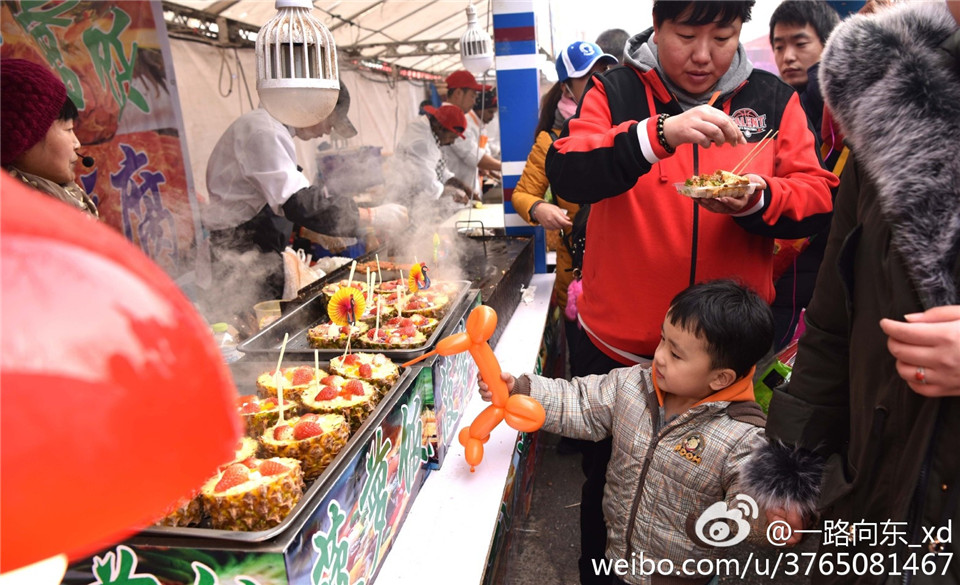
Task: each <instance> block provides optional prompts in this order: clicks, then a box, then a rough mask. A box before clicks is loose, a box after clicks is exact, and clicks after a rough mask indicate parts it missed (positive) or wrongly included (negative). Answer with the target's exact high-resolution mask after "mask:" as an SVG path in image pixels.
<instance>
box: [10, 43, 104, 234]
mask: <svg viewBox="0 0 960 585" xmlns="http://www.w3.org/2000/svg"><path fill="white" fill-rule="evenodd" d="M78 116H79V112H78V111H77V106H76V105H75V104H74V103H73V101H72V100H70V98H69V97H67V88H66V87H65V86H64V84H63V82H62V81H61V80H60V79H59V78H58V77H57V76H56V75H54V74H53V73H52V72H51V71H50V70H49V69H48V68H47V67H46V66H43V65H38V64H36V63H33V62H31V61H27V60H24V59H3V60H0V143H2V144H0V164H2V165H3V168H4V169H6V170H7V171H8V172H9V173H10V174H11V175H13V176H14V177H17V178H18V179H20V180H21V181H23V182H24V183H27V184H28V185H30V186H32V187H34V188H35V189H37V190H39V191H41V192H43V193H46V194H47V195H50V196H51V197H54V198H56V199H59V200H60V201H63V202H64V203H67V204H68V205H72V206H73V207H76V208H77V209H80V210H82V211H86V212H87V213H90V214H91V215H93V216H94V217H98V213H97V206H96V204H94V202H93V199H91V198H90V196H89V195H87V193H86V192H85V191H84V190H83V188H82V187H80V186H79V185H77V183H76V181H75V180H74V173H73V165H74V163H75V162H76V161H77V159H78V158H79V155H78V154H77V149H78V148H80V141H79V140H77V137H76V135H75V134H74V133H73V125H74V123H75V122H76V120H77V117H78Z"/></svg>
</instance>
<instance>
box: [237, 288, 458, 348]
mask: <svg viewBox="0 0 960 585" xmlns="http://www.w3.org/2000/svg"><path fill="white" fill-rule="evenodd" d="M446 282H458V283H460V285H461V286H460V290H459V291H458V292H457V293H456V294H455V295H453V296H451V297H450V302H449V303H448V304H447V307H446V309H444V312H443V316H442V317H440V319H439V322H438V323H437V327H436V329H434V330H433V333H431V334H430V335H429V337H427V340H426V342H425V343H424V344H423V345H418V346H415V347H405V348H397V349H388V348H376V349H365V348H360V347H354V346H353V344H351V345H350V349H351V351H363V352H369V353H382V354H383V355H385V356H387V357H388V358H390V359H392V360H394V361H397V362H401V363H402V362H404V361H407V360H411V359H413V358H415V357H418V356H420V355H422V354H423V353H425V352H426V351H427V350H429V349H430V348H432V347H433V346H434V344H435V343H436V342H437V340H438V338H439V336H440V334H441V333H442V332H443V331H444V330H445V329H446V328H447V322H448V321H449V319H450V315H451V314H452V313H454V312H455V311H454V309H456V308H457V307H458V306H459V305H460V303H461V302H462V301H463V299H464V297H465V296H466V294H467V292H468V291H469V290H470V282H469V281H466V280H451V281H446ZM329 320H330V319H329V317H328V316H327V297H326V295H324V294H323V293H322V292H321V293H318V294H316V295H314V296H313V297H312V298H311V299H309V300H307V301H306V302H304V303H303V304H302V305H300V306H299V307H297V308H296V309H294V310H292V311H290V312H289V313H287V314H286V315H283V316H282V317H280V318H279V319H277V320H276V321H274V322H273V323H271V324H269V325H267V327H266V328H264V329H263V330H262V331H260V332H259V333H257V334H256V335H254V336H253V337H251V338H250V339H247V340H246V341H244V342H243V343H241V344H240V345H238V346H237V349H239V350H240V351H242V352H243V353H245V354H254V355H257V354H259V356H262V355H264V354H269V355H279V353H280V346H281V345H283V337H284V335H287V334H289V336H290V337H289V339H288V340H287V347H286V349H285V350H284V356H290V357H292V358H295V359H303V360H312V359H313V356H314V351H318V352H320V359H325V360H330V359H332V358H334V357H336V356H339V355H343V352H344V348H333V349H330V348H324V349H314V348H313V347H311V346H310V341H309V340H308V339H307V331H308V330H309V329H310V328H312V327H316V326H317V325H319V324H320V323H326V322H328V321H329ZM259 356H258V357H259ZM241 361H242V360H241Z"/></svg>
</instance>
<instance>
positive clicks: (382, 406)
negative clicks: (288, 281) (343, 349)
mask: <svg viewBox="0 0 960 585" xmlns="http://www.w3.org/2000/svg"><path fill="white" fill-rule="evenodd" d="M398 365H399V364H398ZM297 366H310V367H313V366H314V362H313V360H311V361H310V362H309V363H308V362H305V361H295V360H290V361H287V359H286V358H284V360H283V367H297ZM276 367H277V363H276V362H271V361H253V360H251V361H241V362H237V363H235V364H231V365H230V370H231V373H232V374H233V376H234V380H235V381H236V383H237V391H238V392H239V393H240V395H241V396H242V395H246V394H256V393H257V384H256V381H257V376H259V375H260V374H262V373H263V372H266V371H270V370H273V369H274V368H276ZM320 369H321V370H326V371H328V372H329V371H330V362H329V361H326V362H323V361H321V362H320ZM419 371H420V368H419V367H414V368H401V370H400V376H399V377H398V378H397V381H396V382H395V383H394V385H393V387H392V388H391V389H390V391H389V392H387V394H386V395H385V396H384V397H383V398H381V399H380V402H378V403H377V406H376V408H374V409H373V412H371V413H370V416H368V417H367V418H366V420H364V421H363V424H362V425H360V428H359V429H357V431H356V432H355V433H353V434H352V435H351V436H350V439H349V440H348V441H347V444H346V445H344V447H343V449H341V450H340V452H339V453H337V456H336V457H334V459H333V462H332V463H330V465H328V466H327V468H326V469H324V470H323V473H321V474H320V477H318V478H317V479H315V480H313V483H310V484H309V485H308V486H307V489H305V490H304V492H303V495H302V496H301V497H300V501H299V502H297V505H296V506H294V507H293V510H291V511H290V513H289V514H287V517H286V518H284V519H283V520H282V521H281V522H280V523H279V524H277V525H276V526H274V527H273V528H268V529H267V530H258V531H242V530H217V529H214V528H204V527H202V526H150V527H148V528H145V529H144V530H142V531H140V533H139V536H144V537H169V538H180V537H189V538H204V539H214V540H222V541H232V542H247V543H256V542H264V541H267V540H270V539H271V538H274V537H276V536H277V535H279V534H281V533H283V532H286V531H287V530H288V529H290V528H293V529H294V530H300V528H301V527H302V526H303V524H304V523H305V522H306V521H307V519H308V518H309V516H310V512H312V511H313V509H314V508H315V507H316V506H317V505H318V504H319V503H320V501H321V500H322V499H323V496H324V495H325V494H326V493H327V491H328V489H329V487H330V486H332V485H333V484H334V483H335V482H336V480H337V478H338V477H340V475H341V474H342V473H343V470H344V468H345V467H347V466H348V465H349V463H350V462H351V461H353V459H354V457H356V454H357V451H359V450H360V449H361V448H363V446H364V445H365V444H366V443H367V442H369V440H370V438H371V437H370V436H368V435H371V433H370V432H368V429H369V428H370V427H376V426H377V425H379V424H380V419H382V418H383V416H382V414H383V413H384V412H385V411H387V412H388V411H389V408H387V406H392V405H393V404H394V403H395V402H396V401H397V400H398V398H399V397H400V396H401V395H403V393H404V390H405V389H406V388H407V387H408V386H409V385H410V384H411V383H412V382H413V380H414V379H416V374H417V373H419Z"/></svg>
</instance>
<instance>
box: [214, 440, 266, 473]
mask: <svg viewBox="0 0 960 585" xmlns="http://www.w3.org/2000/svg"><path fill="white" fill-rule="evenodd" d="M259 450H260V443H259V442H257V440H256V439H251V438H250V437H240V440H239V441H237V447H236V450H235V451H234V454H233V459H231V460H230V461H224V462H223V464H222V465H220V467H219V468H218V469H219V471H223V470H224V469H226V468H227V467H229V466H230V465H232V464H234V463H240V462H241V461H243V460H245V459H252V458H254V457H256V456H257V451H259Z"/></svg>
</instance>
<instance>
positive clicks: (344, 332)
mask: <svg viewBox="0 0 960 585" xmlns="http://www.w3.org/2000/svg"><path fill="white" fill-rule="evenodd" d="M340 335H350V326H349V325H344V326H343V327H341V328H340Z"/></svg>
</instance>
